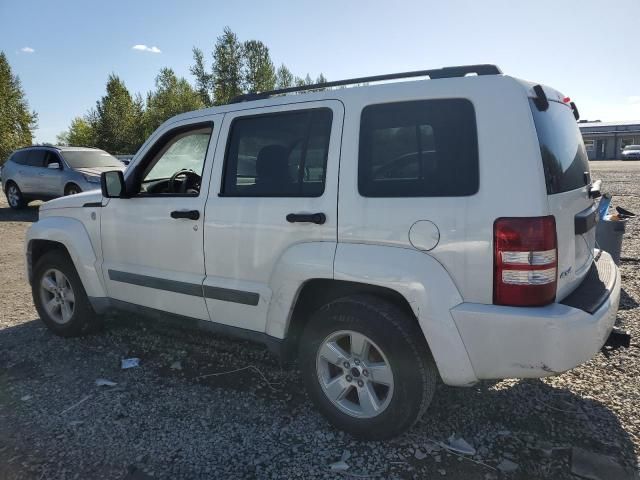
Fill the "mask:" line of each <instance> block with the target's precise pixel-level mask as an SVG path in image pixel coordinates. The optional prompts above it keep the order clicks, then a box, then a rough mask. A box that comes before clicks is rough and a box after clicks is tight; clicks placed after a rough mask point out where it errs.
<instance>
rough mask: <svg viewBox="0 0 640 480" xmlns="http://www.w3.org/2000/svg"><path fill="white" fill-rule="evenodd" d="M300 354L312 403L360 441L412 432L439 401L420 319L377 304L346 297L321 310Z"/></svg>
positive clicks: (363, 297) (383, 303) (365, 297)
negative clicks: (415, 424) (433, 404)
mask: <svg viewBox="0 0 640 480" xmlns="http://www.w3.org/2000/svg"><path fill="white" fill-rule="evenodd" d="M299 348H300V351H299V358H300V366H301V370H302V374H303V378H304V381H305V384H306V387H307V390H308V391H309V394H310V396H311V398H312V400H313V401H314V403H315V404H316V405H317V407H318V408H319V410H320V411H321V412H322V413H323V414H324V415H325V416H326V417H327V419H328V420H329V421H330V422H331V423H332V424H333V425H335V426H336V427H338V428H340V429H342V430H345V431H347V432H348V433H350V434H352V435H353V436H354V437H356V438H360V439H365V440H381V439H385V438H390V437H393V436H396V435H398V434H400V433H402V432H404V431H406V430H407V429H409V428H410V427H411V426H412V425H413V424H414V423H415V422H416V421H417V420H419V419H420V417H421V416H422V414H423V413H424V412H425V410H426V409H427V407H428V406H429V404H430V402H431V399H432V397H433V393H434V391H435V386H436V380H437V370H436V366H435V362H434V361H433V358H432V356H431V354H430V352H429V348H428V346H427V343H426V341H425V339H424V336H423V335H422V332H421V330H420V328H419V327H418V326H417V324H416V322H415V319H414V318H412V317H411V316H410V315H409V314H408V313H406V312H405V311H404V310H402V309H401V308H399V307H397V306H396V305H394V304H392V303H389V302H387V301H385V300H381V299H379V298H377V297H374V296H371V295H357V296H353V297H345V298H342V299H339V300H336V301H334V302H332V303H330V304H329V305H327V306H325V307H323V308H321V309H320V310H319V311H318V312H316V313H315V314H314V315H313V317H312V318H311V319H310V321H309V324H308V325H307V327H306V328H305V331H304V333H303V335H302V338H301V341H300V346H299Z"/></svg>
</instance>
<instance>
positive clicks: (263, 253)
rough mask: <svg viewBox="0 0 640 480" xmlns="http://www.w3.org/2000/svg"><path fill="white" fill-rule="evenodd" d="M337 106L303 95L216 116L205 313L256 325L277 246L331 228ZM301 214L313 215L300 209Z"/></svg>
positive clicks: (329, 235)
mask: <svg viewBox="0 0 640 480" xmlns="http://www.w3.org/2000/svg"><path fill="white" fill-rule="evenodd" d="M343 115H344V110H343V106H342V103H340V102H338V101H320V102H305V103H302V104H290V105H279V106H273V107H267V108H256V109H251V110H245V111H240V112H231V113H227V114H225V118H224V122H223V126H222V131H221V135H220V142H219V143H220V145H222V146H224V145H226V148H219V149H218V150H217V151H216V158H215V161H214V174H213V175H212V182H211V189H210V191H209V199H208V201H207V211H206V218H205V222H204V249H205V267H206V277H205V281H204V294H205V298H206V302H207V307H208V309H209V314H210V316H211V320H213V321H215V322H217V323H223V324H227V325H232V326H235V327H241V328H245V329H249V330H254V331H264V330H265V325H266V316H267V309H268V306H269V302H270V301H271V295H272V291H271V289H270V287H269V281H270V279H271V276H272V274H273V272H274V269H275V267H276V265H277V263H278V261H279V259H280V258H281V257H282V256H283V254H285V252H286V251H287V250H288V249H289V248H291V247H293V246H295V245H299V244H302V243H306V242H327V245H328V246H329V248H327V249H314V251H316V252H320V251H322V252H329V255H330V256H331V258H329V259H328V260H327V259H326V258H310V259H309V261H310V262H312V261H314V262H317V261H322V260H327V263H328V264H329V265H332V262H333V254H334V252H335V247H334V245H335V242H336V236H337V225H338V216H337V195H338V162H339V157H340V136H341V131H342V120H343ZM309 215H315V216H314V217H309Z"/></svg>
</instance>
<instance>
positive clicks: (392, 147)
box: [358, 98, 479, 197]
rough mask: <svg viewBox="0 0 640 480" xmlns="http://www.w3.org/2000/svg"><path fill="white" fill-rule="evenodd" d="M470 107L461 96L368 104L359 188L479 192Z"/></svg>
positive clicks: (387, 193)
mask: <svg viewBox="0 0 640 480" xmlns="http://www.w3.org/2000/svg"><path fill="white" fill-rule="evenodd" d="M478 182H479V180H478V138H477V132H476V121H475V112H474V108H473V105H472V104H471V102H470V101H468V100H465V99H459V98H456V99H443V100H420V101H412V102H401V103H388V104H382V105H370V106H368V107H366V108H365V109H364V110H363V111H362V117H361V124H360V152H359V160H358V189H359V191H360V194H361V195H363V196H365V197H446V196H453V197H455V196H465V195H473V194H474V193H476V192H477V191H478Z"/></svg>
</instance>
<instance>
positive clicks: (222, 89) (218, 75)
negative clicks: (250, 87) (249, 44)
mask: <svg viewBox="0 0 640 480" xmlns="http://www.w3.org/2000/svg"><path fill="white" fill-rule="evenodd" d="M243 50H244V49H243V48H242V44H241V43H240V42H239V41H238V37H237V35H236V34H235V33H233V32H232V31H231V29H230V28H229V27H225V28H224V33H223V34H222V35H221V36H220V37H218V39H217V41H216V44H215V47H214V50H213V74H212V83H213V102H214V104H215V105H224V104H226V103H229V101H230V100H231V99H232V98H234V97H236V96H238V95H241V94H242V93H243V92H242V83H243V82H242V64H243V56H244V55H243Z"/></svg>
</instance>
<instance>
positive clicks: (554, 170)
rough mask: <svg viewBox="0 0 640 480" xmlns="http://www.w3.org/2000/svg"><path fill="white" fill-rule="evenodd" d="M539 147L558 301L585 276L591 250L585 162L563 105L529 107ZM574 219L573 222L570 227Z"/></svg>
mask: <svg viewBox="0 0 640 480" xmlns="http://www.w3.org/2000/svg"><path fill="white" fill-rule="evenodd" d="M530 104H531V111H532V113H533V119H534V122H535V126H536V131H537V134H538V141H539V143H540V153H541V156H542V164H543V168H544V174H545V180H546V186H547V199H548V202H549V209H550V212H551V214H552V215H554V217H555V219H556V232H557V236H558V290H557V298H558V300H561V299H563V298H564V297H566V296H567V295H568V294H569V293H571V292H572V291H573V290H574V289H575V288H576V287H577V286H578V285H579V284H580V282H581V281H582V279H583V278H584V276H585V275H586V273H587V272H588V271H589V268H590V266H591V263H592V261H593V249H594V247H595V230H596V229H595V208H596V205H595V202H594V200H593V199H592V198H590V197H589V191H588V190H589V185H590V183H591V177H590V171H589V160H588V158H587V152H586V149H585V147H584V143H583V140H582V135H581V134H580V130H579V129H578V125H577V123H576V120H575V118H574V116H573V112H572V111H571V108H570V106H569V105H567V104H566V103H562V102H557V101H550V102H549V108H548V109H547V110H546V111H540V110H538V109H537V108H536V106H535V104H534V103H533V101H531V102H530ZM576 218H578V219H579V220H578V221H577V222H576Z"/></svg>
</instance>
